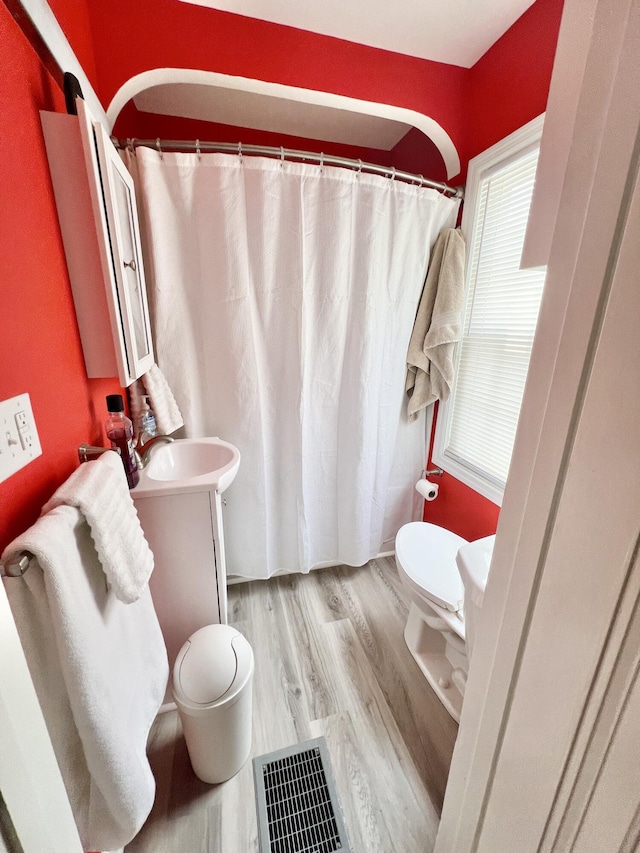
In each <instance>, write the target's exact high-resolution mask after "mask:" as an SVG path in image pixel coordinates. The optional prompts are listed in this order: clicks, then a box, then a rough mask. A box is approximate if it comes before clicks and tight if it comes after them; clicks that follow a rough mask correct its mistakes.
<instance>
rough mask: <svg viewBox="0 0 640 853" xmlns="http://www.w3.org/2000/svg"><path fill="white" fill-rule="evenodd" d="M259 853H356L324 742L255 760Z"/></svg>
mask: <svg viewBox="0 0 640 853" xmlns="http://www.w3.org/2000/svg"><path fill="white" fill-rule="evenodd" d="M253 776H254V781H255V790H256V807H257V810H258V836H259V838H260V853H333V851H336V850H339V851H341V853H351V848H350V847H349V842H348V840H347V833H346V831H345V828H344V821H343V819H342V811H341V808H340V802H339V800H338V795H337V793H336V788H335V784H334V781H333V777H332V775H331V764H330V762H329V753H328V750H327V745H326V743H325V739H324V738H316V739H315V740H308V741H305V742H304V743H299V744H297V745H296V746H292V747H287V748H286V749H281V750H278V751H277V752H271V753H269V754H268V755H260V756H258V757H257V758H254V759H253Z"/></svg>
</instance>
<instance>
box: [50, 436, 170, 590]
mask: <svg viewBox="0 0 640 853" xmlns="http://www.w3.org/2000/svg"><path fill="white" fill-rule="evenodd" d="M62 504H66V505H67V506H76V507H78V509H79V510H80V511H81V512H82V514H83V515H84V516H85V518H86V519H87V522H88V523H89V527H90V529H91V536H92V537H93V541H94V543H95V547H96V551H97V553H98V558H99V560H100V562H101V564H102V569H103V571H104V573H105V575H106V577H107V580H108V582H109V584H110V586H111V588H112V589H113V591H114V593H115V595H116V596H117V597H118V598H119V599H120V601H122V602H124V603H125V604H130V603H131V602H133V601H136V600H137V599H138V598H139V597H140V595H141V594H142V592H143V590H144V589H145V587H146V585H147V583H148V581H149V577H150V575H151V572H152V571H153V554H152V553H151V549H150V548H149V545H148V543H147V540H146V539H145V538H144V533H143V532H142V528H141V527H140V521H139V519H138V513H137V511H136V508H135V506H134V503H133V500H132V498H131V495H130V494H129V487H128V486H127V479H126V475H125V473H124V468H123V467H122V461H121V460H120V457H119V456H118V454H117V453H114V452H113V451H108V452H107V453H105V454H103V455H102V456H101V457H100V459H96V460H95V461H94V462H84V463H83V464H82V465H80V466H79V467H78V468H76V470H75V471H74V472H73V474H72V475H71V476H70V477H69V479H68V480H67V481H66V482H65V483H63V484H62V486H60V488H59V489H58V490H57V491H56V492H55V494H54V495H53V497H52V498H51V499H50V500H49V501H48V502H47V503H46V504H45V505H44V507H43V508H42V512H43V513H46V512H49V510H51V509H53V508H54V507H56V506H61V505H62Z"/></svg>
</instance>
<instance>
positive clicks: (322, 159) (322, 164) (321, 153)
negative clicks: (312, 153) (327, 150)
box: [320, 151, 324, 174]
mask: <svg viewBox="0 0 640 853" xmlns="http://www.w3.org/2000/svg"><path fill="white" fill-rule="evenodd" d="M323 168H324V152H323V151H321V152H320V173H321V174H322V169H323Z"/></svg>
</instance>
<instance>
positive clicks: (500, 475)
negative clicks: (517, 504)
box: [433, 116, 545, 504]
mask: <svg viewBox="0 0 640 853" xmlns="http://www.w3.org/2000/svg"><path fill="white" fill-rule="evenodd" d="M542 120H543V117H542V116H541V117H540V118H538V119H535V120H534V121H533V122H530V123H529V124H527V125H525V127H523V128H521V129H520V130H519V131H516V133H514V134H511V136H509V137H507V138H506V139H504V140H502V142H500V143H498V144H497V145H495V146H493V147H492V148H490V149H489V150H488V151H485V152H484V153H483V154H480V155H479V156H478V157H476V158H474V159H473V160H472V161H471V162H470V164H469V175H468V181H467V192H466V199H465V209H464V213H463V218H462V230H463V232H464V234H465V237H466V239H467V271H466V288H467V296H466V307H465V314H464V322H463V332H462V340H461V341H460V343H459V344H458V347H457V352H456V379H455V384H454V387H453V389H452V392H451V396H450V398H449V400H448V401H447V403H445V404H443V405H442V404H441V406H440V412H439V415H438V423H437V426H436V439H435V445H434V455H433V459H434V462H435V463H436V464H437V465H440V466H441V467H442V468H444V469H445V471H447V472H449V473H450V474H452V475H453V476H454V477H456V478H458V479H459V480H462V482H464V483H466V484H467V485H468V486H471V488H473V489H475V490H476V491H477V492H480V494H483V495H484V496H485V497H487V498H489V499H490V500H492V501H493V502H494V503H497V504H501V503H502V494H503V491H504V485H505V482H506V479H507V474H508V472H509V464H510V461H511V453H512V450H513V442H514V439H515V433H516V427H517V425H518V416H519V413H520V404H521V401H522V395H523V392H524V385H525V381H526V378H527V369H528V367H529V358H530V355H531V347H532V345H533V336H534V334H535V329H536V323H537V319H538V310H539V308H540V300H541V298H542V289H543V285H544V279H545V269H534V270H521V269H520V257H521V254H522V246H523V243H524V237H525V230H526V226H527V220H528V217H529V207H530V204H531V196H532V193H533V185H534V180H535V173H536V164H537V161H538V152H539V148H540V136H541V134H542Z"/></svg>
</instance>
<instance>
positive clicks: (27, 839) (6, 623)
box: [0, 578, 82, 853]
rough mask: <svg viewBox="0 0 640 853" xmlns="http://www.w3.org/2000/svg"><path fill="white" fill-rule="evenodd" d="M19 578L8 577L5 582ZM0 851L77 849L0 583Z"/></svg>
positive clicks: (65, 852) (75, 852) (78, 852)
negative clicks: (3, 847)
mask: <svg viewBox="0 0 640 853" xmlns="http://www.w3.org/2000/svg"><path fill="white" fill-rule="evenodd" d="M12 580H13V581H15V582H18V583H19V580H18V579H12V578H9V579H7V581H6V583H11V582H12ZM0 795H1V798H0V850H2V844H4V846H5V848H6V849H7V850H8V851H9V852H10V853H82V845H81V843H80V838H79V837H78V832H77V830H76V825H75V822H74V820H73V815H72V813H71V806H70V805H69V800H68V799H67V794H66V791H65V787H64V783H63V781H62V777H61V776H60V771H59V770H58V764H57V762H56V759H55V755H54V752H53V747H52V746H51V741H50V740H49V735H48V732H47V728H46V725H45V722H44V718H43V716H42V712H41V710H40V705H39V703H38V699H37V697H36V693H35V690H34V687H33V683H32V681H31V677H30V675H29V670H28V669H27V662H26V660H25V657H24V654H23V651H22V646H21V645H20V640H19V637H18V632H17V631H16V626H15V622H14V621H13V616H12V615H11V610H10V608H9V602H8V600H7V595H6V593H5V590H4V586H2V584H0Z"/></svg>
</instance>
